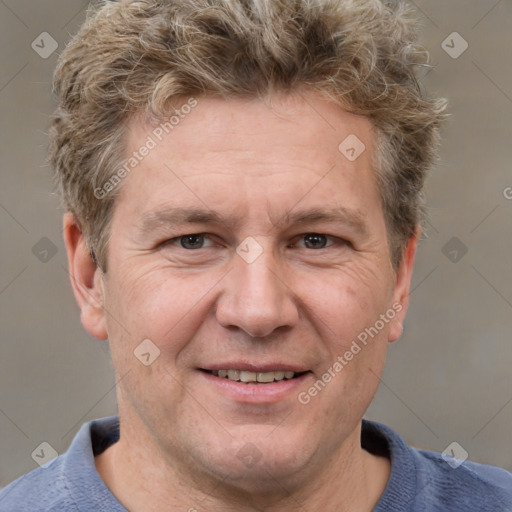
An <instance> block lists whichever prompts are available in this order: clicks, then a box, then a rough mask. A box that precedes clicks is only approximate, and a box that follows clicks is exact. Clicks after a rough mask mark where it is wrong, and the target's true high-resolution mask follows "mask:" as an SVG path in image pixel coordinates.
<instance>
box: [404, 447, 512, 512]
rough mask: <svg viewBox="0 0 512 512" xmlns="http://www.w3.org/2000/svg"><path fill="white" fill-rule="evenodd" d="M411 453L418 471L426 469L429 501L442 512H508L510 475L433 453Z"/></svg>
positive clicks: (511, 504) (511, 488)
mask: <svg viewBox="0 0 512 512" xmlns="http://www.w3.org/2000/svg"><path fill="white" fill-rule="evenodd" d="M414 452H415V455H416V457H417V458H418V460H419V464H418V467H420V468H422V467H423V468H427V469H428V475H429V481H430V482H431V485H430V493H431V495H432V497H433V498H434V499H435V500H436V501H438V502H439V503H440V504H442V505H444V506H446V507H447V508H446V510H452V509H453V510H457V511H458V510H461V511H462V510H473V511H475V512H477V511H481V512H487V511H489V512H491V511H492V512H494V511H497V510H499V511H502V512H512V474H511V473H509V472H508V471H506V470H504V469H501V468H498V467H495V466H489V465H486V464H478V463H476V462H471V461H469V460H466V461H464V462H461V461H457V460H456V459H453V458H447V457H445V456H443V455H442V454H440V453H436V452H431V451H426V450H414ZM449 507H451V508H449Z"/></svg>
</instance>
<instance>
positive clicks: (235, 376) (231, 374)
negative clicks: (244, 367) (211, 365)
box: [219, 370, 240, 380]
mask: <svg viewBox="0 0 512 512" xmlns="http://www.w3.org/2000/svg"><path fill="white" fill-rule="evenodd" d="M221 371H222V370H220V371H219V377H220V372H221ZM228 379H231V380H240V372H239V371H238V370H228Z"/></svg>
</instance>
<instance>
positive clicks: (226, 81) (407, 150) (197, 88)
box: [49, 0, 446, 271]
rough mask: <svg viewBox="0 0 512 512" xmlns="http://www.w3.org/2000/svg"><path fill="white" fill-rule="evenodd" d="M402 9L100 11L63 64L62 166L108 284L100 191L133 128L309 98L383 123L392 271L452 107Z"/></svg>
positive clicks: (116, 6) (369, 0)
mask: <svg viewBox="0 0 512 512" xmlns="http://www.w3.org/2000/svg"><path fill="white" fill-rule="evenodd" d="M416 27H417V20H416V19H415V17H414V16H413V14H412V12H411V11H410V9H409V8H408V7H407V4H406V3H405V2H403V1H400V0H395V1H391V0H388V1H386V0H364V1H363V0H120V1H118V2H102V3H101V4H99V5H98V6H96V7H94V8H91V9H90V11H89V13H88V16H87V19H86V21H85V23H84V24H83V26H82V27H81V29H80V31H79V32H78V34H77V35H76V36H75V37H73V39H72V40H71V41H70V43H69V44H68V45H67V47H66V48H65V50H64V51H63V52H62V54H61V55H60V58H59V61H58V64H57V68H56V70H55V75H54V91H55V93H56V95H57V100H58V105H57V108H56V110H55V112H54V115H53V117H52V122H51V128H50V136H49V137H50V148H49V161H50V163H51V164H52V166H53V168H54V171H55V182H56V185H57V189H58V190H59V192H60V195H61V197H62V201H63V206H64V208H66V209H67V210H68V211H71V212H72V213H73V214H74V215H75V217H76V219H77V221H78V223H79V224H80V227H81V229H82V231H83V233H84V235H85V237H86V240H87V243H88V246H89V247H90V249H91V251H92V254H93V256H94V255H95V257H96V260H97V262H98V264H99V265H100V268H102V269H104V270H105V271H106V263H107V246H108V238H109V226H110V220H111V217H112V212H113V206H114V203H115V199H116V194H115V193H113V194H110V195H108V196H107V197H104V198H98V197H96V195H95V194H94V187H95V186H96V185H97V184H98V183H105V182H106V181H108V180H109V178H111V177H112V175H113V173H114V172H115V171H116V169H119V167H120V165H121V162H122V161H123V160H124V159H125V151H126V147H125V139H126V137H125V134H126V130H127V126H128V124H129V121H130V120H131V119H132V118H133V117H134V116H135V115H138V114H140V113H144V114H145V115H148V116H152V117H155V116H156V117H157V118H160V119H161V118H164V117H165V116H166V115H168V114H169V112H172V106H173V105H174V104H175V101H176V100H177V99H179V98H187V97H201V96H216V97H222V98H225V99H226V100H229V99H230V98H236V97H253V98H265V97H268V96H269V95H272V94H273V93H293V92H294V90H297V89H299V88H302V87H306V88H308V89H311V90H313V91H317V92H319V93H321V94H323V95H325V96H326V97H328V98H329V99H330V100H331V101H333V102H335V103H337V104H339V105H340V106H342V107H343V108H344V109H345V110H348V111H350V112H353V113H355V114H359V115H363V116H366V117H367V118H369V119H370V120H371V122H372V125H373V127H374V130H375V133H376V139H377V150H376V154H375V155H374V168H375V173H376V179H377V183H378V186H379V190H380V196H381V200H382V206H383V211H384V216H385V220H386V226H387V230H388V239H389V242H390V250H391V255H390V257H391V261H392V263H393V265H394V267H395V268H396V267H397V266H398V264H399V263H400V261H401V258H402V254H403V248H404V246H405V243H406V242H407V240H408V239H409V238H410V237H411V236H412V235H413V234H414V233H415V232H416V230H417V228H418V227H419V226H421V223H422V219H423V217H424V210H425V208H424V201H423V196H422V189H423V185H424V181H425V177H426V174H427V172H428V170H429V168H430V167H431V166H432V165H433V163H434V162H435V160H436V158H437V151H438V143H439V126H440V123H441V121H442V120H443V118H444V116H445V114H444V110H445V107H446V102H445V101H444V100H443V99H439V98H437V99H436V98H434V99H431V98H428V97H426V95H425V94H424V93H423V91H422V89H421V87H420V85H419V81H418V70H419V69H420V68H421V67H424V66H428V53H427V52H426V51H425V50H424V49H423V48H422V47H421V46H419V45H418V44H417V32H416Z"/></svg>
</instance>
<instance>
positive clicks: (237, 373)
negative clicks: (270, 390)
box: [208, 369, 304, 384]
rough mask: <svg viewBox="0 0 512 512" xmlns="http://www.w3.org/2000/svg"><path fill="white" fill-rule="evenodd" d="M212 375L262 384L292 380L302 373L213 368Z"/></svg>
mask: <svg viewBox="0 0 512 512" xmlns="http://www.w3.org/2000/svg"><path fill="white" fill-rule="evenodd" d="M208 373H210V374H211V375H214V376H215V377H219V378H221V379H229V380H233V381H236V382H245V383H250V382H257V383H261V384H269V383H271V382H279V381H281V380H290V379H293V378H294V377H296V376H300V375H302V373H304V372H302V373H297V374H296V373H295V372H292V371H285V370H276V371H270V372H251V371H246V370H232V369H230V370H212V371H209V372H208Z"/></svg>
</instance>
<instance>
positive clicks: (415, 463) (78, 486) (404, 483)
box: [0, 417, 512, 512]
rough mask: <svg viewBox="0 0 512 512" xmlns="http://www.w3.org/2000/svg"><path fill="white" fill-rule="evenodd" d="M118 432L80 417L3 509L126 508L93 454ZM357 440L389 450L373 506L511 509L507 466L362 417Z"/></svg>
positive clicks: (8, 495)
mask: <svg viewBox="0 0 512 512" xmlns="http://www.w3.org/2000/svg"><path fill="white" fill-rule="evenodd" d="M118 439H119V420H118V418H117V417H111V418H104V419H101V420H96V421H92V422H90V423H86V424H84V425H83V426H82V427H81V429H80V431H79V432H78V433H77V435H76V436H75V438H74V439H73V442H72V443H71V445H70V447H69V449H68V451H67V452H66V453H64V454H63V455H60V456H59V457H57V458H56V459H54V460H52V461H51V462H49V463H48V464H47V465H45V466H44V467H42V468H38V469H35V470H34V471H31V472H30V473H27V474H26V475H24V476H22V477H21V478H19V479H17V480H15V481H14V482H12V483H11V484H9V485H8V486H7V487H5V488H4V489H2V490H1V491H0V511H1V512H14V511H16V512H20V511H30V512H43V511H44V512H57V511H59V512H64V511H65V512H103V511H104V512H126V509H125V508H124V507H123V506H122V505H121V504H120V503H119V502H118V501H117V499H116V498H115V497H114V495H113V494H112V493H111V492H110V491H109V489H108V488H107V486H106V485H105V484H104V483H103V480H102V479H101V477H100V476H99V474H98V472H97V471H96V468H95V465H94V455H95V454H98V453H101V452H102V451H103V450H105V449H106V448H107V447H108V446H110V445H111V444H113V443H115V442H116V441H117V440H118ZM361 444H362V446H363V448H365V449H366V450H368V451H370V452H373V453H375V454H381V455H388V456H389V457H390V458H391V475H390V478H389V481H388V484H387V487H386V489H385V491H384V494H383V495H382V496H381V499H380V500H379V502H378V504H377V506H376V507H375V509H374V512H512V474H511V473H509V472H507V471H505V470H503V469H500V468H496V467H494V466H487V465H483V464H476V463H474V462H469V461H466V462H464V463H463V464H461V465H460V466H458V467H457V468H456V469H453V468H452V467H451V466H450V465H449V464H448V462H446V461H445V460H444V459H443V457H442V456H441V455H440V454H439V453H435V452H429V451H425V450H417V449H414V448H410V447H409V446H407V444H406V443H405V441H404V440H403V439H402V438H401V437H400V436H399V435H398V434H396V433H395V432H394V431H393V430H391V429H390V428H388V427H386V426H385V425H381V424H380V423H375V422H371V421H366V420H363V427H362V433H361Z"/></svg>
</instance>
